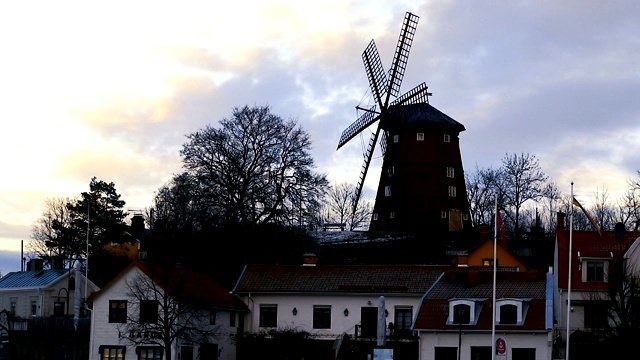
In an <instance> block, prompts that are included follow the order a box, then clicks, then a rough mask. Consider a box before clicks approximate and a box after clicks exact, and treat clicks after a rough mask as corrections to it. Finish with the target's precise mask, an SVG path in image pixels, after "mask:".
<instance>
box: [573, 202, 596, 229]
mask: <svg viewBox="0 0 640 360" xmlns="http://www.w3.org/2000/svg"><path fill="white" fill-rule="evenodd" d="M573 205H575V206H577V207H579V208H580V209H581V210H582V212H584V214H585V215H586V216H587V218H588V219H589V221H590V222H591V224H592V225H593V227H594V228H596V230H597V231H598V235H600V237H602V233H601V232H600V227H599V226H598V224H597V223H596V221H595V220H593V218H592V217H591V215H589V213H588V212H587V210H585V209H584V208H583V207H582V205H581V204H580V203H579V202H578V199H576V197H575V196H574V197H573Z"/></svg>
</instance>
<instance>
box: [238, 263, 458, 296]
mask: <svg viewBox="0 0 640 360" xmlns="http://www.w3.org/2000/svg"><path fill="white" fill-rule="evenodd" d="M447 268H449V267H448V266H436V265H315V266H300V265H247V266H246V267H245V269H244V271H243V273H242V274H241V275H240V279H239V280H238V283H237V284H236V286H235V288H234V290H233V292H234V293H248V292H252V293H259V292H269V293H277V292H300V293H303V292H304V293H332V292H333V293H371V292H375V293H387V294H394V293H395V294H404V293H409V294H420V295H422V294H424V293H425V292H426V291H427V289H429V287H431V285H433V283H434V282H435V281H436V279H437V278H438V276H440V274H442V272H443V271H444V270H445V269H447Z"/></svg>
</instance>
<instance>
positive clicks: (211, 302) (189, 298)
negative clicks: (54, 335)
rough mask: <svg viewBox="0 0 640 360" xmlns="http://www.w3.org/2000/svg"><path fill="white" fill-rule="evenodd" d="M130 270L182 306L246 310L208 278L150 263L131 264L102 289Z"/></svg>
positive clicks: (204, 275)
mask: <svg viewBox="0 0 640 360" xmlns="http://www.w3.org/2000/svg"><path fill="white" fill-rule="evenodd" d="M132 266H136V267H138V268H139V269H140V270H141V271H142V272H143V273H144V274H145V275H147V276H148V277H149V278H150V279H151V280H153V282H154V283H155V284H156V285H158V286H159V287H161V288H162V289H164V290H165V291H166V292H167V294H169V296H171V297H172V298H173V299H175V300H177V301H178V302H181V303H183V304H185V305H191V306H195V307H206V308H219V309H230V310H246V309H247V306H246V304H245V303H244V302H242V300H240V298H238V297H237V296H235V295H233V294H231V293H230V292H229V291H228V290H225V289H224V288H223V287H222V286H221V285H220V284H218V282H216V281H215V280H214V279H213V278H212V277H211V276H209V275H207V274H204V273H199V272H194V271H190V270H186V269H183V268H175V267H174V268H171V269H167V268H165V267H161V266H157V265H152V264H149V263H144V262H139V261H134V262H132V263H131V265H129V266H128V267H127V268H126V269H125V270H123V271H122V272H121V273H120V274H119V275H118V276H116V277H115V278H114V279H113V280H112V281H111V282H110V283H109V284H107V286H105V288H107V287H108V286H109V285H110V284H111V283H112V282H113V281H114V280H116V279H118V278H120V277H121V276H122V275H123V274H124V273H126V272H127V271H128V270H129V269H130V268H131V267H132ZM105 288H103V289H101V290H100V292H98V293H96V294H94V296H92V299H90V300H93V298H95V297H96V296H98V295H99V294H101V293H102V291H103V290H104V289H105Z"/></svg>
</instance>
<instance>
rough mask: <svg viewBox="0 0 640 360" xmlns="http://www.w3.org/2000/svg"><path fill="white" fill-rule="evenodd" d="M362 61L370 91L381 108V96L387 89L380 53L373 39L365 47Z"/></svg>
mask: <svg viewBox="0 0 640 360" xmlns="http://www.w3.org/2000/svg"><path fill="white" fill-rule="evenodd" d="M362 62H363V63H364V69H365V71H366V72H367V78H368V79H369V87H370V88H371V93H372V94H373V96H374V97H375V100H376V102H377V103H378V106H380V108H381V109H382V97H383V96H384V95H385V92H386V91H387V74H386V73H385V72H384V67H383V66H382V60H380V54H379V53H378V48H377V47H376V43H375V41H373V40H371V42H370V43H369V45H368V46H367V48H366V49H364V52H363V53H362Z"/></svg>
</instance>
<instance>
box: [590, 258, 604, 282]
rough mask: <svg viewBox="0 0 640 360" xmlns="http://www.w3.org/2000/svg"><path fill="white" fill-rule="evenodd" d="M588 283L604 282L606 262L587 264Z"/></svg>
mask: <svg viewBox="0 0 640 360" xmlns="http://www.w3.org/2000/svg"><path fill="white" fill-rule="evenodd" d="M587 281H604V261H588V262H587Z"/></svg>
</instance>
